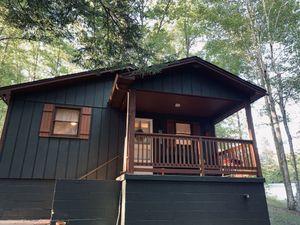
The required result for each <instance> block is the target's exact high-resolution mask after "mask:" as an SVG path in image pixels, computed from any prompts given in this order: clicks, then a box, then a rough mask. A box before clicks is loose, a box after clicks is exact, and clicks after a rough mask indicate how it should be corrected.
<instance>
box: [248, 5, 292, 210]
mask: <svg viewBox="0 0 300 225" xmlns="http://www.w3.org/2000/svg"><path fill="white" fill-rule="evenodd" d="M246 9H247V14H248V19H249V25H250V32H251V37H252V39H253V48H254V51H255V58H256V66H257V70H258V73H259V78H260V80H261V84H262V86H263V87H265V88H266V89H267V92H268V95H267V96H266V97H265V103H266V104H265V105H266V107H267V112H268V117H269V119H270V123H271V129H272V134H273V139H274V143H275V148H276V153H277V158H278V162H279V167H280V171H281V174H282V176H283V182H284V186H285V191H286V195H287V208H288V209H290V210H294V209H295V199H294V195H293V190H292V184H291V179H290V174H289V170H288V165H287V160H286V155H285V152H284V145H283V141H282V134H281V130H280V126H279V119H278V115H277V111H276V107H275V100H274V97H273V94H272V87H271V84H270V77H269V75H268V73H267V70H266V64H265V63H264V60H263V53H262V46H263V45H262V44H261V39H260V38H261V35H260V33H258V32H257V25H256V20H255V16H256V14H255V12H254V10H253V7H252V3H251V1H249V0H247V1H246Z"/></svg>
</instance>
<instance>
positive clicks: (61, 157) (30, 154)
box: [0, 80, 125, 179]
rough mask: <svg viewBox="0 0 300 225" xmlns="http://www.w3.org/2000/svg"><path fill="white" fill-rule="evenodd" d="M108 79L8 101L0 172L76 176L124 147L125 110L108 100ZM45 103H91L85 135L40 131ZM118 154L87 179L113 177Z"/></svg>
mask: <svg viewBox="0 0 300 225" xmlns="http://www.w3.org/2000/svg"><path fill="white" fill-rule="evenodd" d="M111 87H112V80H98V81H87V82H84V83H81V84H77V85H73V86H69V87H63V88H57V89H51V90H44V91H39V92H34V93H32V94H22V95H20V96H18V95H17V96H15V97H14V99H13V102H12V110H11V116H10V119H9V121H8V129H7V134H6V135H5V139H4V145H3V149H2V152H1V162H0V177H1V178H46V179H53V178H68V179H71V178H78V177H80V176H82V175H84V174H86V173H87V172H89V171H90V170H92V169H94V168H96V167H97V166H98V165H101V164H103V163H104V162H106V161H108V160H109V159H111V158H113V157H115V156H116V155H118V154H122V153H123V143H124V136H125V114H124V113H123V112H120V111H117V110H114V109H112V108H110V107H108V106H107V102H108V98H109V95H110V93H111ZM45 103H50V104H62V105H75V106H82V107H84V106H86V107H91V108H92V120H91V134H90V138H89V139H88V140H79V139H68V138H53V137H50V138H47V137H39V128H40V122H41V117H42V111H43V107H44V104H45ZM121 168H122V159H119V160H116V161H114V162H112V163H111V164H109V165H107V166H106V167H104V168H103V169H102V170H100V171H99V172H98V173H97V174H95V175H91V176H90V177H89V178H90V179H114V178H115V177H116V176H118V175H119V174H120V171H121Z"/></svg>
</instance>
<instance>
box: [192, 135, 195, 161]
mask: <svg viewBox="0 0 300 225" xmlns="http://www.w3.org/2000/svg"><path fill="white" fill-rule="evenodd" d="M194 152H195V140H192V142H191V164H192V166H194V165H195V162H194Z"/></svg>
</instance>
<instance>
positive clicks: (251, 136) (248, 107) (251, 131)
mask: <svg viewBox="0 0 300 225" xmlns="http://www.w3.org/2000/svg"><path fill="white" fill-rule="evenodd" d="M245 111H246V117H247V124H248V136H249V139H250V140H252V144H253V151H254V156H255V161H256V166H257V176H258V177H262V172H261V165H260V160H259V154H258V149H257V143H256V137H255V132H254V124H253V119H252V113H251V105H250V103H246V106H245Z"/></svg>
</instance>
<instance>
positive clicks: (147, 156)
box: [134, 118, 153, 174]
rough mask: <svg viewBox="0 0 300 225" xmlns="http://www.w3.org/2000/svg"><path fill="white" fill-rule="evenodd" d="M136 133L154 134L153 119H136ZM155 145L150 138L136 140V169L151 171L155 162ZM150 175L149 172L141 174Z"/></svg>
mask: <svg viewBox="0 0 300 225" xmlns="http://www.w3.org/2000/svg"><path fill="white" fill-rule="evenodd" d="M134 124H135V125H134V128H135V132H139V133H153V123H152V119H145V118H136V119H135V123H134ZM152 145H153V143H152V139H151V138H150V137H140V138H135V140H134V164H135V168H140V169H145V171H146V170H147V169H151V168H153V167H152V162H153V146H152ZM140 174H149V172H140Z"/></svg>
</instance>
